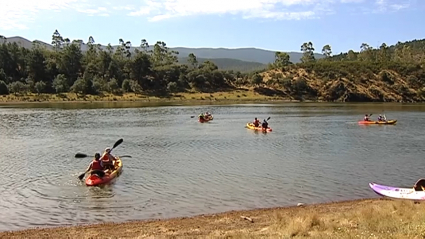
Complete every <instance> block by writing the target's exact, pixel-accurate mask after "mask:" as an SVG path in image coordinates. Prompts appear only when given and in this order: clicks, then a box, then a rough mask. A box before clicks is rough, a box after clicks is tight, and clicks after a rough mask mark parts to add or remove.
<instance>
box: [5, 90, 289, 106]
mask: <svg viewBox="0 0 425 239" xmlns="http://www.w3.org/2000/svg"><path fill="white" fill-rule="evenodd" d="M269 100H283V99H282V98H279V97H270V96H265V95H260V94H258V93H256V92H254V91H253V90H252V89H240V90H234V91H229V92H214V93H199V92H186V93H177V94H172V95H170V96H167V97H157V96H148V95H144V94H137V95H136V94H134V93H126V94H123V95H113V94H108V93H104V94H102V95H85V96H82V95H76V94H74V93H64V94H24V95H14V94H9V95H3V96H0V102H2V103H9V102H10V103H16V102H100V101H102V102H108V101H145V102H151V101H152V102H156V101H158V102H168V101H170V102H174V101H177V102H182V101H183V102H184V101H188V102H191V101H197V102H199V101H205V102H209V101H269Z"/></svg>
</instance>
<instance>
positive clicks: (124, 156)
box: [119, 155, 132, 158]
mask: <svg viewBox="0 0 425 239" xmlns="http://www.w3.org/2000/svg"><path fill="white" fill-rule="evenodd" d="M119 157H120V158H132V157H131V155H123V156H119Z"/></svg>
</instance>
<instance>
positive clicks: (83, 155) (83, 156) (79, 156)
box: [75, 153, 88, 158]
mask: <svg viewBox="0 0 425 239" xmlns="http://www.w3.org/2000/svg"><path fill="white" fill-rule="evenodd" d="M75 157H76V158H87V157H88V155H87V154H82V153H77V154H76V155H75Z"/></svg>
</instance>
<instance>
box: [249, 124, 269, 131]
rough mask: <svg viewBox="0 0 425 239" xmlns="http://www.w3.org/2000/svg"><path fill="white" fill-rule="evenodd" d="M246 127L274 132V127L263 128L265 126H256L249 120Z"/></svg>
mask: <svg viewBox="0 0 425 239" xmlns="http://www.w3.org/2000/svg"><path fill="white" fill-rule="evenodd" d="M246 127H247V128H248V129H252V130H259V131H263V132H272V128H270V127H267V129H265V128H263V127H255V126H254V124H253V123H251V122H249V123H246Z"/></svg>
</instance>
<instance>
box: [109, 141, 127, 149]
mask: <svg viewBox="0 0 425 239" xmlns="http://www.w3.org/2000/svg"><path fill="white" fill-rule="evenodd" d="M123 141H124V140H123V139H119V140H118V141H117V142H115V144H114V146H113V147H112V148H113V149H114V148H116V147H117V146H118V145H120V144H121V143H122V142H123Z"/></svg>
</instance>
